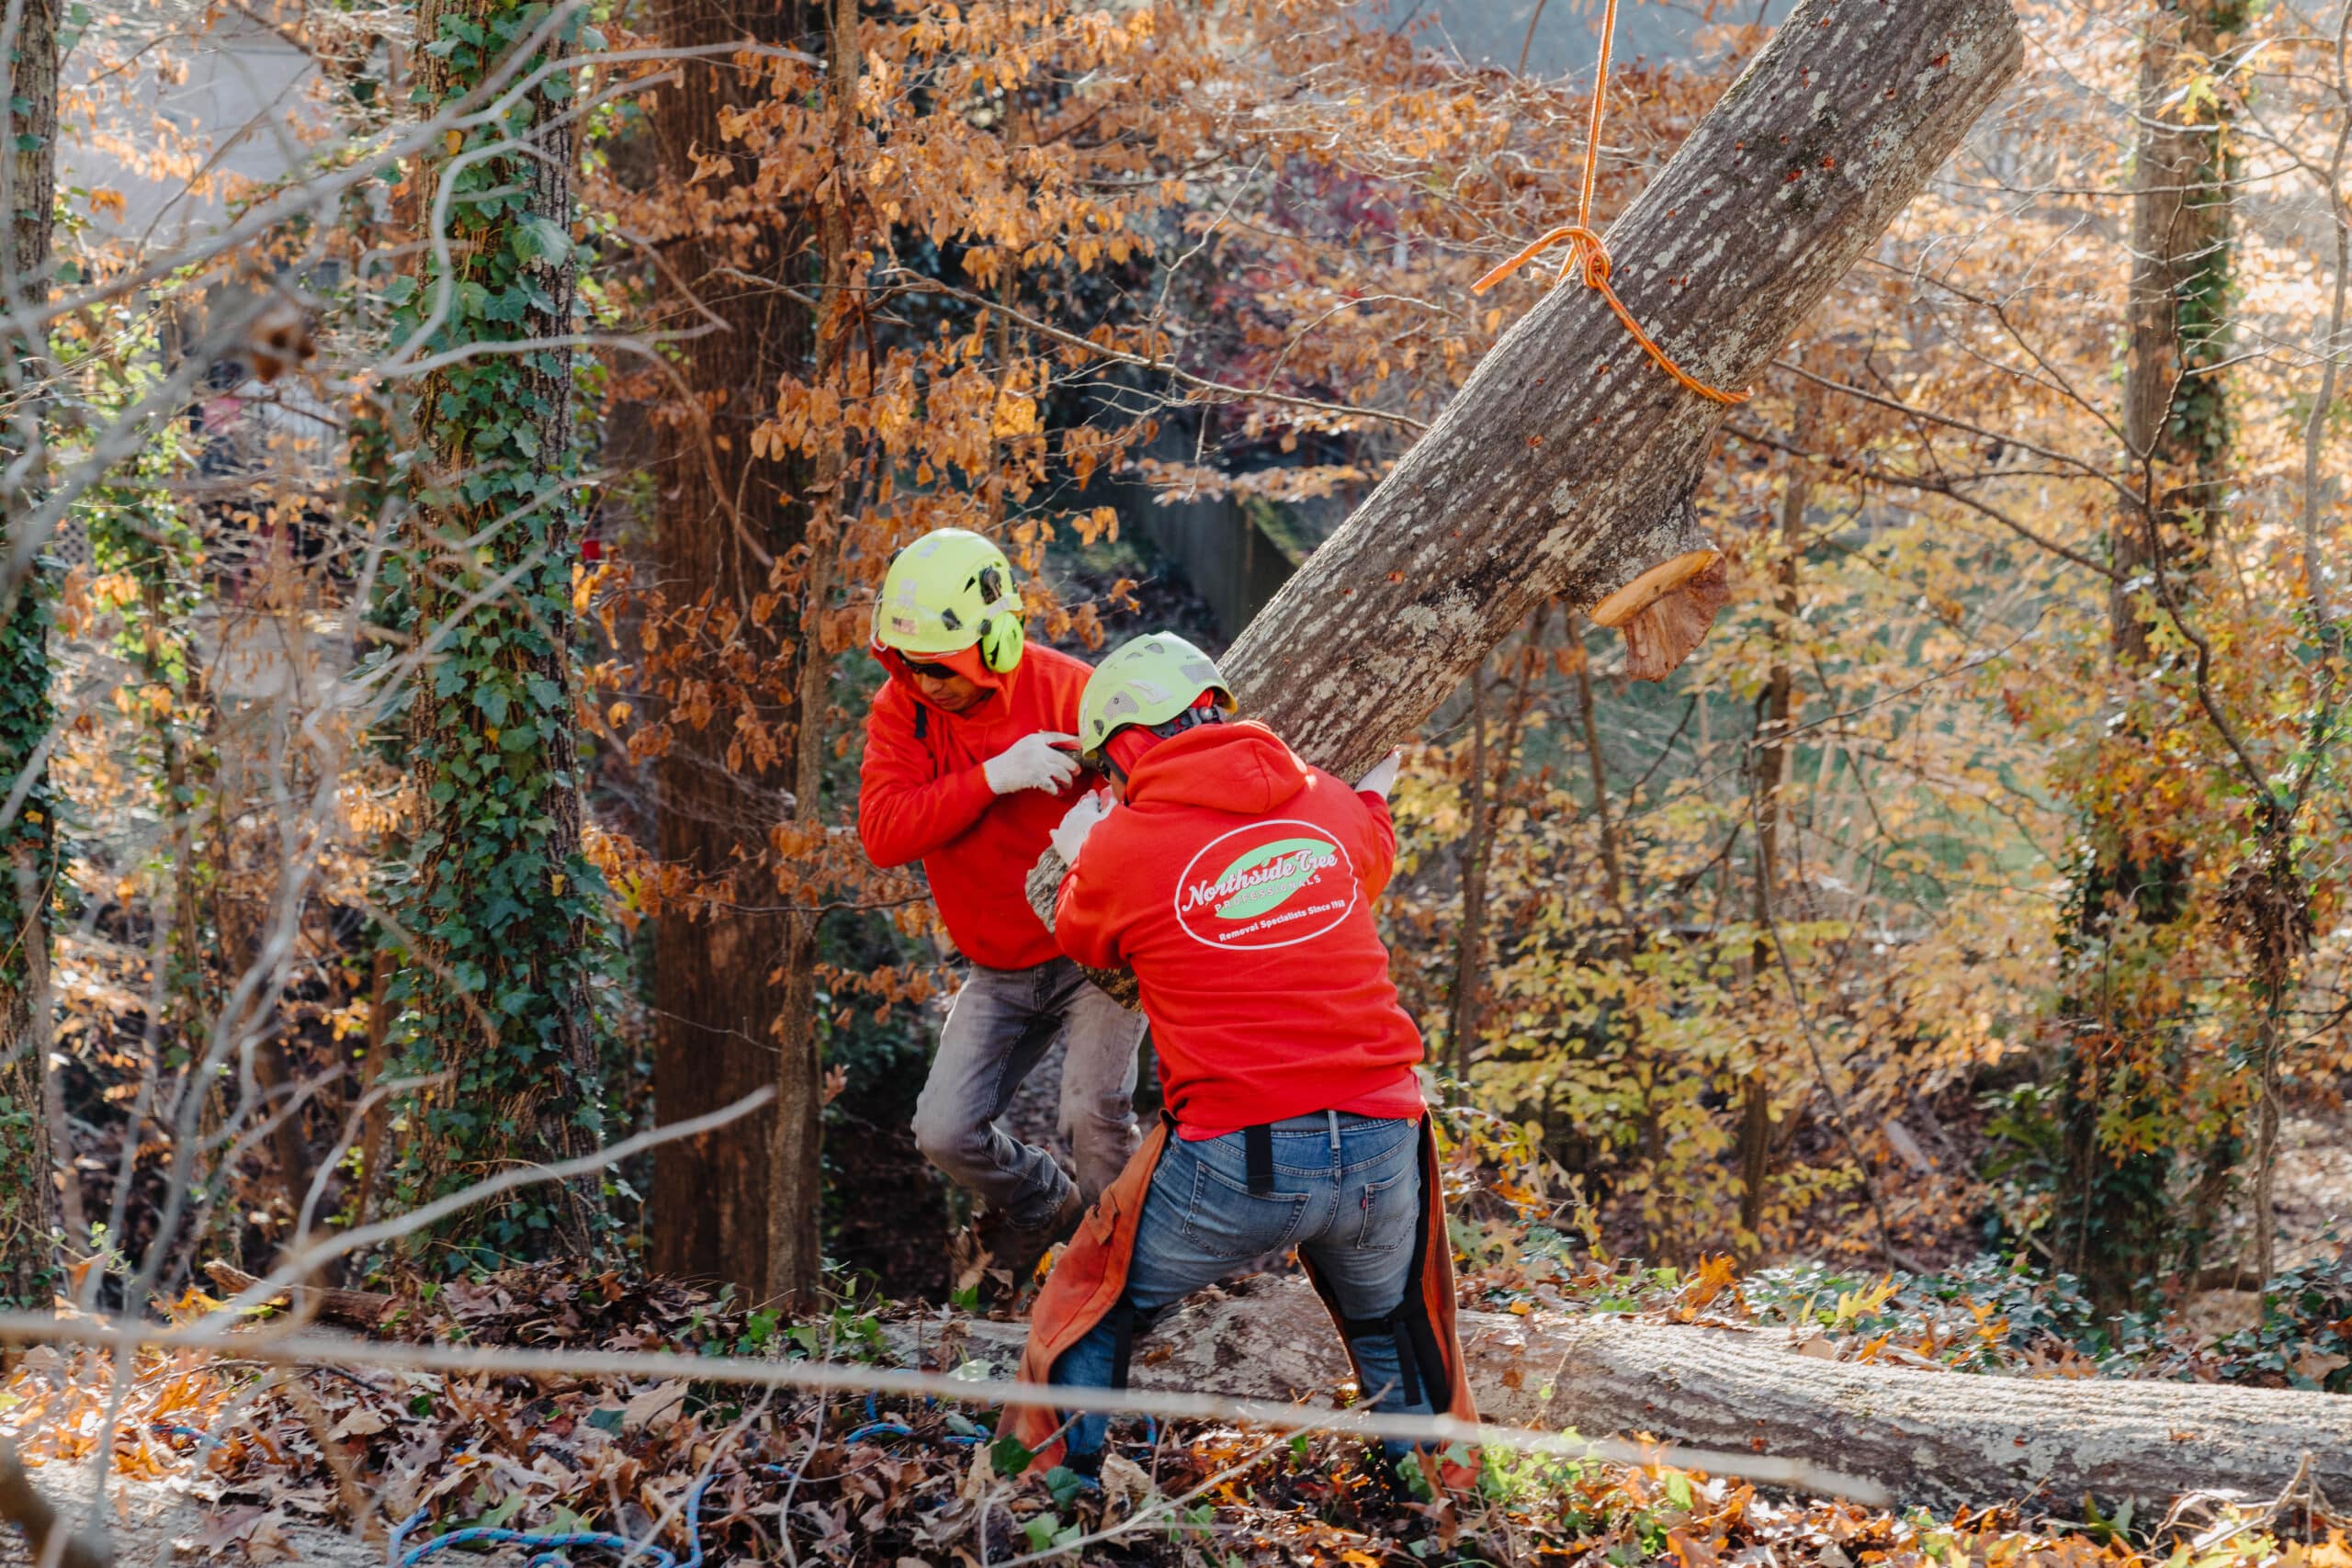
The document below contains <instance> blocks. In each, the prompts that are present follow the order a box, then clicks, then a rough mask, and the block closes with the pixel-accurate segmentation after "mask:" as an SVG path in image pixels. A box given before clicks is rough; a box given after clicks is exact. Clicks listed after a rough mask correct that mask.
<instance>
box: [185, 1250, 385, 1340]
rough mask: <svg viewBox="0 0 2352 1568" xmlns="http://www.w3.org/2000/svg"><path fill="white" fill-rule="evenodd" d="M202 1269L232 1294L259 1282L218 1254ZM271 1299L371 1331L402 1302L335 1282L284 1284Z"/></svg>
mask: <svg viewBox="0 0 2352 1568" xmlns="http://www.w3.org/2000/svg"><path fill="white" fill-rule="evenodd" d="M204 1271H205V1273H206V1274H208V1275H209V1276H210V1277H211V1280H212V1282H213V1283H214V1284H216V1285H218V1286H220V1289H221V1290H222V1291H223V1292H226V1293H227V1294H229V1295H232V1296H241V1295H243V1294H244V1293H245V1292H247V1291H250V1290H252V1289H253V1288H254V1286H255V1285H257V1284H259V1283H261V1281H260V1280H259V1279H258V1278H256V1277H255V1276H254V1275H252V1274H248V1273H246V1272H245V1271H244V1270H243V1269H240V1268H238V1267H236V1266H235V1265H234V1264H232V1263H225V1262H222V1261H221V1260H220V1258H214V1259H212V1260H211V1261H210V1262H209V1263H207V1264H206V1265H205V1266H204ZM270 1303H271V1304H272V1305H275V1306H278V1307H282V1308H284V1309H285V1310H286V1311H288V1312H289V1313H291V1314H293V1315H294V1316H296V1317H298V1318H300V1319H303V1320H304V1321H308V1320H310V1319H311V1318H317V1319H319V1320H321V1321H322V1322H325V1323H338V1324H341V1325H343V1326H344V1327H345V1328H356V1329H358V1330H360V1331H361V1332H362V1333H373V1332H374V1331H375V1330H377V1329H379V1328H380V1327H382V1326H383V1324H384V1319H386V1318H387V1317H390V1315H391V1314H392V1309H393V1308H395V1307H397V1306H399V1305H400V1304H401V1302H400V1298H399V1297H398V1296H388V1295H386V1294H384V1293H383V1292H381V1291H346V1290H344V1289H342V1288H341V1287H339V1286H335V1285H285V1286H281V1287H279V1289H278V1292H277V1294H276V1295H274V1296H272V1297H271V1298H270Z"/></svg>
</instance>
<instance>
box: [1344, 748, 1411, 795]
mask: <svg viewBox="0 0 2352 1568" xmlns="http://www.w3.org/2000/svg"><path fill="white" fill-rule="evenodd" d="M1404 761H1405V753H1404V752H1402V751H1391V752H1389V753H1388V755H1387V756H1385V757H1383V758H1382V759H1381V760H1380V763H1379V765H1378V766H1377V767H1375V768H1374V769H1373V770H1372V772H1370V773H1366V774H1364V776H1363V777H1362V778H1360V779H1358V780H1356V791H1357V793H1358V794H1361V795H1378V796H1380V798H1381V799H1383V800H1386V799H1387V798H1388V792H1389V791H1390V790H1392V789H1394V788H1396V787H1397V768H1398V767H1399V766H1400V765H1401V764H1402V763H1403V762H1404Z"/></svg>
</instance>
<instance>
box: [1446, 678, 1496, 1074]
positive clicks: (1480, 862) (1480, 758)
mask: <svg viewBox="0 0 2352 1568" xmlns="http://www.w3.org/2000/svg"><path fill="white" fill-rule="evenodd" d="M1462 807H1463V810H1464V811H1465V812H1466V813H1468V815H1469V818H1470V830H1469V831H1468V833H1466V834H1465V835H1464V837H1463V840H1462V929H1461V930H1460V931H1458V932H1456V933H1455V935H1454V942H1453V1023H1452V1024H1451V1026H1450V1027H1449V1028H1448V1030H1447V1034H1446V1039H1447V1044H1448V1046H1449V1048H1450V1049H1451V1051H1452V1054H1453V1076H1454V1077H1457V1078H1467V1077H1469V1076H1470V1041H1471V1037H1472V1036H1473V1034H1475V1033H1476V1031H1477V1028H1478V1011H1479V1008H1478V1003H1479V999H1480V997H1481V995H1482V994H1483V992H1484V990H1485V987H1486V968H1487V838H1488V827H1487V816H1488V809H1489V808H1488V807H1487V669H1486V666H1485V665H1483V664H1481V665H1480V666H1479V667H1478V668H1477V669H1476V670H1474V671H1471V672H1470V776H1469V777H1468V778H1467V779H1465V780H1464V782H1463V785H1462Z"/></svg>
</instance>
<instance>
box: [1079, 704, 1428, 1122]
mask: <svg viewBox="0 0 2352 1568" xmlns="http://www.w3.org/2000/svg"><path fill="white" fill-rule="evenodd" d="M1396 864H1397V830H1396V828H1395V827H1394V826H1393V825H1392V824H1391V823H1390V821H1389V819H1388V805H1387V802H1385V801H1384V800H1382V799H1381V798H1380V797H1379V796H1378V795H1359V794H1357V793H1356V792H1355V791H1354V790H1352V789H1351V788H1349V787H1348V786H1347V784H1344V783H1342V782H1341V781H1340V780H1339V779H1337V778H1335V777H1333V776H1332V775H1331V774H1329V773H1325V772H1324V771H1323V770H1322V769H1320V768H1312V767H1309V766H1307V765H1306V763H1305V762H1302V761H1299V760H1298V758H1297V757H1296V756H1295V755H1294V754H1293V753H1292V751H1291V750H1290V748H1289V747H1287V746H1285V745H1283V742H1282V741H1281V740H1280V739H1278V738H1276V736H1275V735H1274V732H1273V731H1272V730H1271V729H1268V728H1266V727H1265V726H1264V725H1262V724H1257V723H1253V722H1250V721H1247V720H1243V721H1238V722H1231V723H1226V724H1211V725H1204V726H1201V727H1200V728H1194V729H1188V730H1185V731H1183V732H1182V734H1179V735H1176V736H1173V737H1170V739H1165V740H1160V741H1158V742H1157V743H1156V744H1154V745H1153V746H1152V747H1151V749H1150V750H1148V751H1146V752H1145V753H1144V755H1143V756H1142V758H1141V759H1140V760H1139V761H1136V764H1135V765H1134V767H1133V768H1132V769H1131V770H1130V772H1129V773H1128V777H1127V798H1126V800H1125V804H1123V805H1121V806H1118V807H1114V808H1113V810H1112V812H1111V814H1110V815H1109V816H1107V817H1105V818H1103V820H1102V821H1101V822H1100V823H1099V824H1097V825H1096V827H1095V829H1094V830H1093V832H1092V833H1091V834H1090V835H1088V837H1087V840H1086V847H1085V848H1084V849H1083V850H1082V851H1080V853H1079V857H1078V864H1077V866H1075V867H1074V868H1073V869H1072V870H1071V871H1070V872H1069V874H1068V875H1067V876H1065V877H1063V879H1062V886H1061V893H1060V897H1059V899H1058V902H1057V907H1056V909H1055V915H1054V936H1055V938H1056V939H1057V941H1059V942H1060V943H1061V946H1062V951H1063V952H1065V953H1069V955H1070V956H1071V957H1072V958H1074V959H1076V960H1078V962H1079V963H1080V964H1089V965H1091V966H1092V967H1095V968H1103V969H1107V968H1111V967H1114V966H1115V965H1117V964H1128V965H1130V966H1132V967H1133V968H1134V970H1135V972H1136V980H1137V981H1138V982H1139V983H1140V984H1141V986H1142V988H1143V1010H1144V1013H1145V1015H1146V1016H1147V1017H1148V1018H1149V1019H1150V1020H1151V1043H1152V1050H1153V1054H1154V1055H1155V1056H1157V1058H1158V1060H1159V1074H1160V1080H1161V1083H1162V1086H1163V1088H1164V1089H1165V1090H1166V1094H1167V1100H1168V1107H1169V1110H1170V1111H1172V1112H1173V1113H1174V1115H1175V1117H1176V1121H1177V1123H1178V1125H1179V1128H1180V1129H1181V1131H1182V1134H1183V1135H1184V1136H1186V1137H1188V1138H1213V1137H1216V1136H1218V1135H1219V1134H1225V1133H1230V1132H1232V1131H1233V1130H1234V1129H1235V1128H1237V1127H1246V1126H1249V1125H1251V1124H1252V1123H1255V1122H1279V1121H1281V1120H1283V1118H1284V1117H1288V1116H1303V1115H1306V1114H1308V1113H1310V1112H1312V1111H1353V1112H1355V1113H1357V1114H1359V1115H1364V1116H1395V1117H1414V1116H1419V1114H1420V1113H1421V1093H1420V1087H1419V1084H1418V1083H1416V1082H1415V1080H1414V1077H1413V1066H1414V1064H1415V1063H1417V1062H1419V1060H1420V1059H1421V1036H1420V1032H1419V1030H1418V1029H1416V1028H1414V1026H1413V1021H1412V1020H1411V1019H1410V1018H1409V1017H1408V1016H1406V1013H1405V1010H1404V1009H1403V1008H1401V1007H1399V1006H1398V1005H1397V987H1396V986H1395V985H1394V984H1393V983H1392V982H1391V981H1390V980H1389V977H1388V950H1387V948H1386V947H1385V946H1383V945H1382V943H1381V941H1380V935H1379V932H1378V931H1376V930H1374V925H1373V919H1372V906H1373V901H1374V899H1376V898H1378V897H1380V893H1381V890H1382V889H1383V888H1385V887H1386V886H1387V885H1388V874H1389V873H1390V872H1391V871H1392V870H1394V869H1395V867H1396Z"/></svg>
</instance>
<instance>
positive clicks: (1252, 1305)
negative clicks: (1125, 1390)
mask: <svg viewBox="0 0 2352 1568" xmlns="http://www.w3.org/2000/svg"><path fill="white" fill-rule="evenodd" d="M964 1327H965V1328H966V1330H967V1334H968V1337H967V1340H966V1342H965V1345H964V1348H963V1350H962V1352H961V1353H963V1354H968V1355H970V1356H971V1357H973V1358H974V1359H979V1360H983V1361H987V1362H989V1363H991V1364H994V1365H997V1366H999V1367H1000V1368H1001V1370H1003V1371H1005V1372H1007V1373H1008V1374H1009V1373H1010V1371H1011V1370H1012V1364H1013V1363H1014V1362H1015V1361H1016V1360H1017V1359H1019V1356H1020V1352H1021V1346H1022V1342H1023V1338H1024V1337H1025V1334H1026V1331H1025V1329H1024V1328H1023V1325H1020V1324H1015V1323H978V1322H976V1323H971V1324H968V1325H964ZM1462 1337H1463V1344H1464V1348H1465V1350H1466V1352H1467V1354H1468V1355H1469V1358H1470V1384H1471V1388H1472V1391H1473V1392H1474V1393H1476V1395H1477V1399H1478V1412H1479V1414H1480V1415H1481V1416H1484V1417H1485V1418H1486V1419H1487V1420H1489V1421H1493V1422H1498V1423H1501V1424H1504V1425H1509V1426H1515V1427H1538V1428H1543V1429H1546V1430H1553V1431H1557V1430H1561V1429H1565V1428H1573V1429H1575V1430H1576V1431H1577V1432H1579V1433H1581V1434H1583V1435H1584V1436H1586V1437H1589V1438H1600V1437H1619V1436H1627V1435H1632V1434H1636V1433H1639V1434H1644V1435H1647V1436H1650V1437H1654V1438H1661V1439H1663V1440H1666V1441H1668V1442H1676V1443H1683V1444H1687V1445H1689V1446H1691V1447H1693V1448H1704V1449H1715V1450H1726V1451H1730V1452H1735V1453H1736V1452H1750V1453H1760V1454H1770V1455H1774V1456H1776V1457H1779V1458H1782V1459H1797V1460H1804V1461H1808V1462H1810V1463H1812V1464H1814V1465H1816V1466H1819V1467H1821V1468H1823V1469H1826V1470H1833V1471H1841V1472H1847V1473H1849V1474H1852V1475H1859V1476H1864V1477H1868V1478H1870V1479H1871V1480H1874V1481H1877V1482H1878V1483H1881V1484H1882V1485H1883V1486H1884V1487H1886V1488H1887V1489H1888V1490H1889V1491H1890V1492H1892V1493H1893V1494H1894V1496H1895V1497H1896V1498H1898V1499H1899V1500H1900V1501H1901V1502H1902V1503H1903V1504H1904V1505H1905V1506H1913V1505H1919V1506H1927V1507H1929V1508H1932V1509H1935V1510H1937V1511H1939V1512H1941V1513H1946V1514H1948V1513H1950V1512H1951V1511H1952V1510H1954V1509H1956V1508H1959V1507H1962V1506H1967V1507H1971V1508H1985V1507H1988V1506H1993V1505H1995V1504H1997V1503H2001V1502H2005V1501H2014V1502H2020V1503H2023V1504H2024V1505H2025V1506H2027V1507H2028V1508H2029V1509H2030V1510H2033V1511H2038V1512H2046V1513H2050V1514H2055V1515H2059V1516H2063V1517H2077V1518H2078V1517H2082V1513H2081V1509H2082V1505H2083V1500H2084V1498H2085V1497H2086V1496H2089V1497H2096V1498H2097V1499H2098V1501H2099V1503H2100V1505H2101V1506H2102V1509H2103V1511H2104V1510H2112V1509H2113V1508H2114V1507H2115V1506H2119V1505H2120V1503H2121V1502H2123V1501H2124V1500H2127V1499H2129V1500H2131V1501H2132V1502H2134V1503H2135V1504H2138V1505H2140V1509H2139V1517H2143V1518H2145V1517H2149V1516H2148V1513H2147V1508H2148V1506H2151V1505H2154V1506H2162V1505H2164V1504H2165V1503H2167V1502H2169V1501H2170V1500H2171V1499H2172V1498H2174V1497H2176V1496H2177V1495H2181V1494H2183V1493H2186V1492H2190V1491H2202V1492H2217V1491H2218V1492H2235V1493H2238V1494H2240V1495H2244V1496H2245V1497H2246V1498H2248V1499H2250V1500H2267V1499H2268V1498H2271V1497H2273V1496H2276V1495H2278V1493H2279V1492H2280V1491H2281V1490H2282V1489H2284V1488H2285V1487H2286V1486H2287V1485H2288V1484H2289V1483H2290V1482H2292V1481H2293V1480H2294V1479H2295V1476H2296V1473H2297V1471H2298V1469H2299V1467H2300V1466H2301V1464H2302V1462H2303V1461H2304V1459H2305V1457H2306V1456H2308V1457H2309V1459H2310V1462H2311V1472H2310V1479H2311V1481H2312V1483H2315V1484H2316V1485H2317V1486H2318V1487H2319V1489H2320V1491H2321V1492H2322V1493H2323V1494H2324V1495H2328V1496H2331V1497H2334V1498H2335V1499H2337V1500H2339V1501H2341V1500H2343V1499H2346V1498H2352V1399H2346V1398H2344V1397H2341V1396H2339V1395H2335V1394H2326V1393H2294V1392H2291V1391H2285V1390H2277V1389H2245V1388H2223V1387H2218V1386H2215V1385H2213V1384H2211V1383H2177V1382H2121V1381H2118V1380H2112V1379H2103V1378H2102V1379H2087V1378H2052V1379H2025V1378H2006V1377H1991V1376H1979V1375H1975V1374H1971V1373H1965V1372H1946V1371H1924V1370H1921V1369H1918V1368H1912V1367H1894V1366H1879V1365H1872V1364H1867V1363H1860V1362H1849V1361H1833V1360H1825V1359H1815V1358H1814V1357H1810V1356H1802V1355H1799V1354H1797V1353H1796V1352H1795V1351H1794V1350H1793V1349H1792V1348H1790V1346H1789V1343H1788V1337H1787V1335H1786V1333H1785V1332H1784V1331H1782V1330H1779V1329H1756V1330H1752V1331H1742V1330H1737V1329H1728V1328H1703V1327H1691V1326H1686V1325H1678V1324H1667V1323H1657V1322H1650V1321H1643V1320H1635V1319H1630V1318H1625V1317H1621V1316H1613V1315H1607V1314H1601V1315H1595V1316H1589V1317H1568V1316H1562V1315H1559V1314H1548V1313H1547V1314H1533V1315H1531V1316H1528V1317H1513V1316H1510V1315H1507V1314H1499V1313H1477V1312H1473V1313H1464V1314H1462ZM924 1348H925V1347H924V1346H922V1344H921V1343H919V1342H918V1341H917V1340H916V1339H915V1337H913V1336H911V1335H910V1334H907V1333H905V1332H903V1331H902V1332H901V1333H900V1335H899V1350H900V1353H901V1354H910V1353H921V1352H922V1350H923V1349H924ZM1348 1375H1349V1374H1348V1369H1347V1362H1346V1359H1345V1358H1344V1357H1342V1356H1341V1354H1340V1346H1339V1341H1338V1339H1337V1337H1335V1336H1334V1335H1333V1334H1332V1332H1331V1322H1330V1319H1329V1317H1328V1316H1326V1315H1325V1314H1324V1311H1323V1306H1322V1303H1320V1302H1318V1301H1317V1299H1316V1298H1315V1295H1314V1293H1313V1292H1311V1291H1310V1290H1308V1289H1307V1287H1306V1285H1305V1284H1304V1283H1303V1282H1300V1281H1296V1280H1256V1281H1250V1282H1249V1283H1248V1284H1246V1285H1244V1286H1242V1287H1239V1288H1237V1289H1236V1290H1235V1291H1234V1292H1232V1293H1230V1294H1227V1295H1222V1296H1219V1295H1207V1296H1204V1297H1201V1298H1199V1299H1197V1300H1195V1301H1194V1302H1193V1303H1191V1304H1189V1305H1188V1306H1186V1307H1185V1308H1184V1309H1183V1310H1182V1312H1180V1313H1178V1314H1176V1315H1175V1316H1174V1317H1173V1318H1171V1319H1170V1320H1169V1321H1168V1322H1167V1323H1165V1324H1163V1325H1160V1326H1159V1328H1158V1329H1156V1330H1154V1331H1153V1332H1152V1333H1151V1334H1150V1335H1149V1336H1148V1337H1144V1338H1142V1339H1139V1340H1137V1342H1136V1351H1135V1360H1134V1371H1133V1379H1134V1385H1135V1386H1136V1387H1137V1388H1141V1389H1152V1390H1190V1391H1194V1392H1199V1393H1217V1394H1225V1395H1228V1396H1231V1397H1236V1398H1251V1399H1265V1398H1293V1397H1309V1398H1313V1397H1315V1396H1317V1395H1318V1394H1319V1393H1321V1392H1322V1391H1325V1390H1329V1389H1330V1388H1332V1387H1333V1386H1334V1385H1336V1384H1337V1383H1339V1382H1341V1381H1342V1380H1344V1379H1345V1378H1346V1377H1347V1376H1348Z"/></svg>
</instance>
